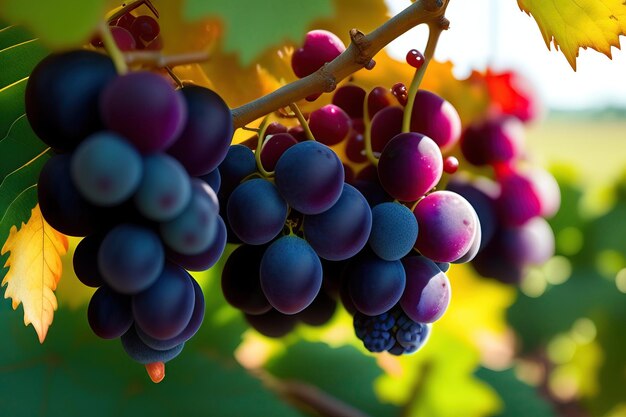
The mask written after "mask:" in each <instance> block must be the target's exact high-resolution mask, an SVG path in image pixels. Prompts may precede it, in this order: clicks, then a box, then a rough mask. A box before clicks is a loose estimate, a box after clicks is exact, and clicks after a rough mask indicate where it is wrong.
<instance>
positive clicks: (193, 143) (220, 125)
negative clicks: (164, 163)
mask: <svg viewBox="0 0 626 417" xmlns="http://www.w3.org/2000/svg"><path fill="white" fill-rule="evenodd" d="M180 91H181V93H182V96H183V98H184V99H185V102H186V103H187V123H186V124H185V127H184V129H183V131H182V133H181V134H180V136H179V137H178V139H177V140H176V142H175V143H174V144H173V145H172V146H171V147H170V148H169V149H168V150H167V153H169V154H170V155H172V156H174V157H175V158H176V159H178V160H179V161H180V162H181V163H182V164H183V165H184V166H185V168H187V172H189V175H193V176H200V175H205V174H208V173H209V172H211V171H213V170H214V169H215V168H217V166H218V165H219V164H220V163H221V162H222V161H223V160H224V158H225V157H226V153H227V152H228V147H229V146H230V141H231V139H232V136H233V118H232V115H231V113H230V108H229V107H228V106H227V105H226V103H224V100H222V98H221V97H220V96H219V95H218V94H217V93H215V92H214V91H211V90H209V89H208V88H204V87H199V86H195V85H192V86H186V87H184V88H183V89H182V90H180Z"/></svg>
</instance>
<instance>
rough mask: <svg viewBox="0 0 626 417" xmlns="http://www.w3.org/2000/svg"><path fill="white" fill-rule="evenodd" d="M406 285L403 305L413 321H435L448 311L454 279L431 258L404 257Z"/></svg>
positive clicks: (401, 303)
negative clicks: (450, 278)
mask: <svg viewBox="0 0 626 417" xmlns="http://www.w3.org/2000/svg"><path fill="white" fill-rule="evenodd" d="M402 265H403V266H404V270H405V271H406V288H405V290H404V294H402V298H401V299H400V305H401V306H402V310H404V312H405V313H406V315H407V316H409V318H410V319H411V320H413V321H416V322H418V323H433V322H435V321H437V320H439V318H440V317H441V316H442V315H443V313H445V311H446V309H447V308H448V304H449V303H450V281H448V277H447V276H446V274H445V273H443V272H442V271H441V269H439V267H438V266H437V265H436V264H435V263H434V262H433V261H431V260H430V259H427V258H425V257H423V256H408V257H406V258H404V259H402Z"/></svg>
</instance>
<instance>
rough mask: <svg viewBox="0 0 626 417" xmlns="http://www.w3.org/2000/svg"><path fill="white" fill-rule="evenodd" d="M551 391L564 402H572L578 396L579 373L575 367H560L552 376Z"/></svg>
mask: <svg viewBox="0 0 626 417" xmlns="http://www.w3.org/2000/svg"><path fill="white" fill-rule="evenodd" d="M548 386H549V387H550V391H552V393H553V394H554V396H555V397H557V398H558V399H560V400H562V401H571V400H573V399H574V398H576V396H577V394H578V388H579V385H578V373H577V370H576V368H574V367H573V366H560V367H558V368H556V369H555V370H554V371H553V372H552V374H551V375H550V379H549V381H548Z"/></svg>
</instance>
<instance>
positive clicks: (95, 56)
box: [25, 49, 117, 151]
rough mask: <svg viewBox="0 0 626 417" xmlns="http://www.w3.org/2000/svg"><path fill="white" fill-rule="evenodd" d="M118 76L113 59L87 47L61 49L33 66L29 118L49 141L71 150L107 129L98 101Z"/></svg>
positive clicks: (52, 144) (27, 92) (29, 92)
mask: <svg viewBox="0 0 626 417" xmlns="http://www.w3.org/2000/svg"><path fill="white" fill-rule="evenodd" d="M116 76H117V72H116V71H115V66H114V65H113V62H112V61H111V59H110V58H109V57H108V56H106V55H103V54H100V53H97V52H93V51H87V50H84V49H79V50H74V51H70V52H57V53H53V54H51V55H49V56H47V57H46V58H44V59H43V60H42V61H41V62H39V64H37V66H36V67H35V68H34V69H33V72H32V73H31V74H30V77H29V78H28V83H27V84H26V93H25V99H26V100H25V104H26V117H27V118H28V121H29V122H30V125H31V127H32V128H33V130H34V131H35V133H36V134H37V136H39V138H41V140H43V141H44V142H45V143H46V144H48V145H50V146H51V147H53V148H54V149H58V150H61V151H69V150H72V149H73V148H75V147H76V146H77V145H78V144H79V143H80V141H81V140H83V139H84V138H85V137H87V136H89V135H90V134H92V133H94V132H96V131H98V130H101V129H102V128H103V124H102V120H101V119H100V111H99V108H98V102H99V99H100V93H101V92H102V90H103V88H104V87H105V85H106V84H108V83H109V82H110V81H112V80H113V79H114V78H115V77H116Z"/></svg>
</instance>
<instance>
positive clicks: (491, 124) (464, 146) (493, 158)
mask: <svg viewBox="0 0 626 417" xmlns="http://www.w3.org/2000/svg"><path fill="white" fill-rule="evenodd" d="M523 150H524V126H523V125H522V122H520V121H519V120H518V119H516V118H515V117H507V116H498V117H495V118H493V117H492V118H489V119H487V120H484V121H482V122H479V123H474V124H472V125H470V126H469V127H468V128H467V129H466V130H465V131H464V132H463V136H462V137H461V151H462V152H463V156H464V157H465V159H467V161H468V162H469V163H470V164H472V165H487V164H495V163H499V162H510V161H512V160H514V159H516V158H518V157H519V156H520V155H521V154H522V152H523Z"/></svg>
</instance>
